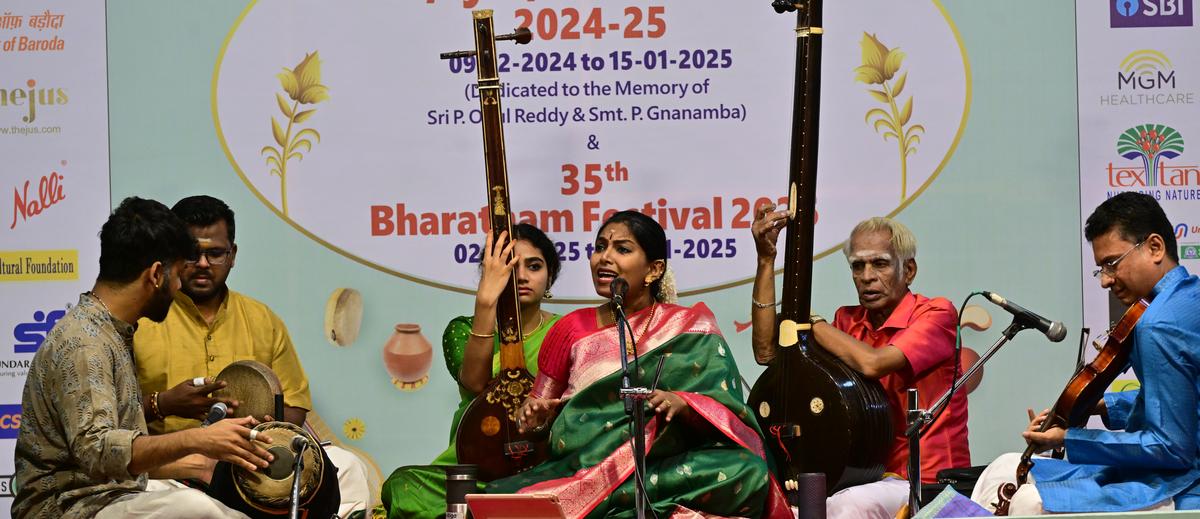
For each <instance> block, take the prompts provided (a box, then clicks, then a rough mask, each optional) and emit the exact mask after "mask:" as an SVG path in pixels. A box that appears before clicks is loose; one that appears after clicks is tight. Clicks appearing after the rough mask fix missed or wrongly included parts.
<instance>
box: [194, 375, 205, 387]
mask: <svg viewBox="0 0 1200 519" xmlns="http://www.w3.org/2000/svg"><path fill="white" fill-rule="evenodd" d="M192 385H193V386H196V387H200V386H203V385H204V377H196V378H193V379H192Z"/></svg>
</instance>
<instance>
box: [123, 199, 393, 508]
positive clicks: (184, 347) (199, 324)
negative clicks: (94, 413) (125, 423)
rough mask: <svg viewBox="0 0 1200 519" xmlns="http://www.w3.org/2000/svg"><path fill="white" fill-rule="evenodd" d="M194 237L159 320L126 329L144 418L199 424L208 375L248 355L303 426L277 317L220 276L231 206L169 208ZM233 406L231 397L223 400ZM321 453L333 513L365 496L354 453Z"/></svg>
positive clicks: (230, 241)
mask: <svg viewBox="0 0 1200 519" xmlns="http://www.w3.org/2000/svg"><path fill="white" fill-rule="evenodd" d="M171 210H172V211H173V212H174V213H175V214H176V215H178V216H179V217H180V218H181V219H183V221H184V222H186V223H187V224H188V230H189V231H191V234H192V236H193V237H195V238H196V241H197V243H198V244H199V250H200V255H199V257H198V260H197V261H195V262H189V264H188V265H187V266H186V267H185V268H184V269H183V272H182V273H181V275H180V278H181V280H182V282H183V283H182V288H181V290H180V291H179V292H177V293H176V296H175V299H174V301H173V303H172V305H171V306H172V308H171V312H170V313H169V314H168V316H167V319H166V320H165V321H163V322H162V323H161V324H160V323H150V322H142V323H141V326H139V327H138V330H137V334H136V335H135V336H134V354H135V357H136V360H137V362H136V364H137V376H138V382H139V384H141V386H142V394H143V395H145V398H144V399H143V401H144V406H145V413H146V422H147V424H148V425H149V428H150V431H151V432H152V433H155V434H161V433H169V432H174V431H178V430H182V429H188V428H192V427H197V426H199V425H200V420H202V419H203V418H204V417H205V415H207V414H208V412H209V409H210V407H211V406H212V405H213V404H214V403H216V402H217V401H218V400H217V399H214V398H212V396H211V393H212V392H213V391H214V390H216V389H219V388H222V387H224V382H214V377H216V375H217V374H218V373H220V372H221V370H222V369H224V368H225V367H226V366H228V365H229V364H231V363H233V362H235V361H239V360H255V361H258V362H261V363H262V364H265V365H266V366H268V367H270V368H271V370H272V371H274V372H275V375H276V376H278V377H279V382H280V385H281V386H282V388H283V402H284V410H283V416H281V417H280V416H277V417H274V418H275V419H277V420H283V421H287V422H291V423H293V424H296V425H300V426H303V424H304V420H305V418H306V416H307V415H308V412H309V411H310V410H312V396H311V395H310V394H309V390H308V378H307V377H305V375H304V369H303V368H302V367H301V366H300V359H299V357H297V356H296V349H295V347H294V346H293V345H292V339H291V337H290V336H289V335H288V331H287V327H286V326H285V325H284V324H283V321H282V320H280V319H279V317H278V316H276V315H275V313H274V312H272V311H271V309H270V308H268V307H267V305H265V304H263V303H261V302H259V301H257V300H255V299H253V298H250V297H247V296H245V295H242V294H239V293H237V292H234V291H233V290H230V289H229V288H228V287H227V286H226V284H225V281H226V280H227V279H228V278H229V273H230V271H231V270H232V269H233V265H234V259H235V258H236V256H237V245H236V243H235V242H234V230H235V228H234V219H233V211H232V210H230V209H229V207H228V206H227V205H225V203H224V202H222V201H220V200H217V199H216V198H212V197H209V196H203V195H201V196H192V197H188V198H184V199H183V200H180V201H179V202H178V203H176V204H175V207H173V208H172V209H171ZM230 404H231V405H236V402H230ZM326 453H327V454H329V457H330V460H331V461H333V464H334V465H335V466H336V467H338V487H339V490H340V491H341V497H342V506H341V507H340V508H339V515H340V516H343V517H344V516H345V515H346V514H348V513H349V512H351V511H353V510H355V509H361V508H364V507H365V506H366V505H368V504H369V503H367V501H369V500H370V489H369V487H368V483H367V471H366V467H365V465H364V464H363V462H362V460H361V459H359V458H358V457H357V456H355V455H354V454H353V453H350V452H349V451H346V450H344V449H340V448H337V447H332V446H330V447H327V448H326Z"/></svg>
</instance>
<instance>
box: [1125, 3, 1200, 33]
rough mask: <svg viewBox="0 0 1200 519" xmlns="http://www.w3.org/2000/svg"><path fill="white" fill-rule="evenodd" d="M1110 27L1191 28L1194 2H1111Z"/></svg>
mask: <svg viewBox="0 0 1200 519" xmlns="http://www.w3.org/2000/svg"><path fill="white" fill-rule="evenodd" d="M1108 21H1109V27H1113V28H1119V27H1191V26H1192V0H1110V3H1109V9H1108Z"/></svg>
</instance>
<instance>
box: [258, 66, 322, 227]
mask: <svg viewBox="0 0 1200 519" xmlns="http://www.w3.org/2000/svg"><path fill="white" fill-rule="evenodd" d="M276 77H278V78H279V83H280V85H281V86H282V87H283V91H284V92H286V93H287V97H288V98H290V99H291V100H292V102H291V103H290V104H289V103H288V99H287V98H284V96H283V95H282V94H279V93H276V94H275V101H276V103H278V104H279V111H280V112H283V116H284V117H285V118H286V119H287V127H286V129H285V128H284V126H282V125H281V124H279V121H277V120H275V118H274V117H271V135H272V136H273V137H274V138H275V143H276V144H278V145H279V147H278V148H276V147H274V146H264V147H263V149H262V150H261V151H260V154H262V155H266V156H267V166H270V173H271V174H272V175H276V176H278V177H279V198H280V205H281V209H282V210H283V215H284V216H287V215H288V204H287V173H288V169H287V166H288V162H291V160H292V159H296V160H297V161H300V160H304V153H307V152H311V151H312V147H313V142H312V139H309V137H312V138H313V139H316V140H317V142H321V134H320V133H318V132H317V130H314V129H312V128H304V129H301V130H299V131H297V132H296V133H295V135H293V134H292V130H293V129H294V128H295V126H296V125H298V124H300V123H303V122H304V121H307V120H308V119H309V118H310V117H312V116H313V114H315V113H316V112H317V109H316V108H310V109H308V110H303V111H297V110H298V109H299V108H300V105H302V104H304V105H311V104H316V103H320V102H321V101H324V100H326V99H329V87H327V86H325V85H322V84H321V59H320V57H319V56H318V54H317V51H313V53H312V54H305V55H304V59H302V60H300V63H299V64H297V65H296V68H293V69H288V68H287V67H284V69H283V72H280V73H279V74H277V75H276ZM302 147H303V148H304V150H303V152H301V150H300V148H302Z"/></svg>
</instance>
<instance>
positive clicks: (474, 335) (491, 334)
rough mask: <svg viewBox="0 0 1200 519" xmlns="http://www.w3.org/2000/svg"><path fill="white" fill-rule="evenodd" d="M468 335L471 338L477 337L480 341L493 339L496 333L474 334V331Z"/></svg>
mask: <svg viewBox="0 0 1200 519" xmlns="http://www.w3.org/2000/svg"><path fill="white" fill-rule="evenodd" d="M468 333H470V334H471V337H478V338H480V339H491V338H492V337H495V336H496V332H492V333H475V330H470V331H469V332H468Z"/></svg>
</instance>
